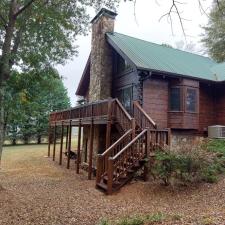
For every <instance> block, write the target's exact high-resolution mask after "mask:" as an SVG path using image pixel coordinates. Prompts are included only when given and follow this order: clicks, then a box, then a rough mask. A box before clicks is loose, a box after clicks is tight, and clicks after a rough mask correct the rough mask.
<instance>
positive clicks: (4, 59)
mask: <svg viewBox="0 0 225 225" xmlns="http://www.w3.org/2000/svg"><path fill="white" fill-rule="evenodd" d="M115 2H117V0H114V1H110V0H104V1H101V0H93V1H90V0H54V1H51V0H1V1H0V163H1V155H2V145H3V139H4V127H5V126H4V125H5V122H4V98H5V94H6V83H7V80H8V79H9V77H10V76H11V72H12V68H15V66H16V68H18V67H20V68H21V69H22V70H30V69H33V68H42V69H43V68H44V67H45V66H46V65H48V66H49V65H52V66H53V65H55V64H59V63H64V62H65V60H67V59H68V58H70V57H71V56H72V55H74V54H76V52H77V46H76V45H75V39H76V36H77V35H79V34H86V32H87V29H88V21H89V16H88V13H87V8H88V7H99V6H102V5H106V6H109V7H112V6H113V5H114V3H115Z"/></svg>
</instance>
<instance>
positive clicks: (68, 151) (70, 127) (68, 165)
mask: <svg viewBox="0 0 225 225" xmlns="http://www.w3.org/2000/svg"><path fill="white" fill-rule="evenodd" d="M68 133H69V139H68V146H67V166H66V168H67V169H69V168H70V151H71V136H72V120H70V125H69V132H68Z"/></svg>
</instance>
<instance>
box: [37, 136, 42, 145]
mask: <svg viewBox="0 0 225 225" xmlns="http://www.w3.org/2000/svg"><path fill="white" fill-rule="evenodd" d="M37 143H38V144H41V135H38V136H37Z"/></svg>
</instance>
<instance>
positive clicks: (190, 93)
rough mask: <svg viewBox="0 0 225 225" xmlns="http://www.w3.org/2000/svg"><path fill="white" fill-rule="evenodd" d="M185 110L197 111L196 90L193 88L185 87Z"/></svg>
mask: <svg viewBox="0 0 225 225" xmlns="http://www.w3.org/2000/svg"><path fill="white" fill-rule="evenodd" d="M185 105H186V111H187V112H196V111H197V90H196V89H194V88H187V89H186V101H185Z"/></svg>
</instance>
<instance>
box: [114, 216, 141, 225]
mask: <svg viewBox="0 0 225 225" xmlns="http://www.w3.org/2000/svg"><path fill="white" fill-rule="evenodd" d="M143 224H144V218H142V217H138V216H135V217H131V218H125V219H122V220H120V221H119V222H118V223H117V225H143Z"/></svg>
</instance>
